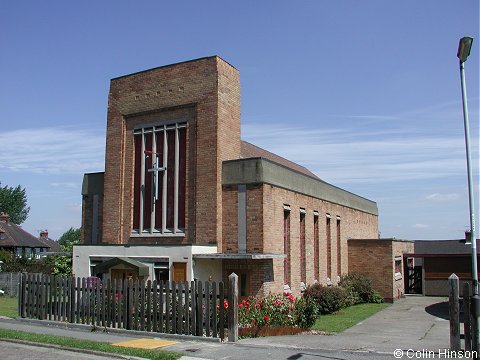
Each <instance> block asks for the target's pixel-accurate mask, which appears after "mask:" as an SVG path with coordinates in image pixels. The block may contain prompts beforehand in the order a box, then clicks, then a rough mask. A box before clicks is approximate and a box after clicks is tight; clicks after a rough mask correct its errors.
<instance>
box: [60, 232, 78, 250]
mask: <svg viewBox="0 0 480 360" xmlns="http://www.w3.org/2000/svg"><path fill="white" fill-rule="evenodd" d="M58 243H59V244H60V246H61V247H62V250H63V251H66V252H71V251H72V250H73V245H77V244H80V228H73V227H71V228H70V229H68V230H67V231H65V232H64V233H63V235H62V236H60V238H59V239H58Z"/></svg>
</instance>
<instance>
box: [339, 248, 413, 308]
mask: <svg viewBox="0 0 480 360" xmlns="http://www.w3.org/2000/svg"><path fill="white" fill-rule="evenodd" d="M413 250H414V249H413V242H406V241H394V240H350V241H349V242H348V261H349V272H357V273H360V274H363V275H365V276H368V277H369V278H370V279H371V280H372V283H373V287H374V288H375V290H377V291H378V292H379V293H380V294H381V295H382V296H383V297H384V298H385V300H386V301H393V300H394V299H397V298H399V297H400V296H403V294H404V293H405V290H404V282H405V279H404V276H405V274H402V277H401V278H396V277H395V258H396V257H400V258H402V272H403V254H404V253H413Z"/></svg>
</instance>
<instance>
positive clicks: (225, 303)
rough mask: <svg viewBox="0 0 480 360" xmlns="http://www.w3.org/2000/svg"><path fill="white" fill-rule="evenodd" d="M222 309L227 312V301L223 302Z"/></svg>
mask: <svg viewBox="0 0 480 360" xmlns="http://www.w3.org/2000/svg"><path fill="white" fill-rule="evenodd" d="M223 307H224V308H225V309H226V310H227V309H228V301H227V300H223Z"/></svg>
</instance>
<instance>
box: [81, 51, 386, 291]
mask: <svg viewBox="0 0 480 360" xmlns="http://www.w3.org/2000/svg"><path fill="white" fill-rule="evenodd" d="M240 130H241V129H240V74H239V72H238V70H237V69H235V68H234V67H233V66H232V65H230V64H229V63H227V62H226V61H224V60H223V59H221V58H219V57H218V56H212V57H206V58H201V59H197V60H192V61H187V62H183V63H178V64H173V65H167V66H162V67H159V68H155V69H150V70H146V71H142V72H138V73H134V74H131V75H126V76H122V77H118V78H115V79H112V80H111V83H110V92H109V100H108V115H107V132H106V154H105V172H104V173H92V174H85V175H84V179H83V187H82V244H81V245H78V246H74V249H73V272H74V273H75V275H76V276H80V277H88V276H93V275H95V276H105V277H107V278H108V277H109V278H120V279H123V278H127V277H134V278H135V277H136V278H142V279H145V280H147V279H150V280H155V279H156V280H175V281H191V280H194V279H199V280H207V279H212V280H217V281H218V280H223V281H226V280H227V276H228V275H229V274H230V273H232V272H235V273H236V274H237V275H238V276H239V285H240V295H242V296H243V295H247V294H252V295H263V294H267V293H269V292H282V291H283V290H284V289H285V288H286V289H291V291H293V292H294V293H296V294H299V293H300V292H301V290H302V289H303V288H304V287H305V285H306V284H312V283H314V282H316V281H318V282H321V283H324V284H331V283H333V284H335V283H336V282H337V279H338V277H339V276H340V275H341V274H344V273H347V272H348V271H349V253H348V248H347V240H348V239H365V238H377V237H378V209H377V204H376V203H375V202H373V201H371V200H368V199H365V198H363V197H361V196H358V195H356V194H353V193H350V192H348V191H346V190H343V189H340V188H338V187H336V186H334V185H331V184H328V183H326V182H325V181H323V180H322V179H320V178H319V177H318V176H316V175H315V174H313V173H311V172H310V171H308V170H307V169H306V168H304V167H302V166H300V165H298V164H295V163H293V162H291V161H288V160H286V159H284V158H282V157H280V156H278V155H276V154H273V153H271V152H269V151H267V150H264V149H261V148H259V147H257V146H255V145H253V144H250V143H248V142H245V141H242V139H241V137H240ZM298 141H299V143H301V141H302V139H298ZM318 156H319V157H322V156H324V155H323V154H318ZM349 241H350V242H353V241H354V240H349Z"/></svg>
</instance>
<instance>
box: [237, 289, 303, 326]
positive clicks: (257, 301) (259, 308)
mask: <svg viewBox="0 0 480 360" xmlns="http://www.w3.org/2000/svg"><path fill="white" fill-rule="evenodd" d="M294 303H295V298H294V297H293V295H291V294H287V293H284V294H283V295H280V294H271V295H268V296H267V297H265V298H263V299H261V298H255V297H253V296H250V297H249V298H248V299H247V300H242V301H241V302H240V304H238V322H239V324H240V326H255V327H262V326H265V325H269V326H294V325H295V323H294V316H293V310H294Z"/></svg>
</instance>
